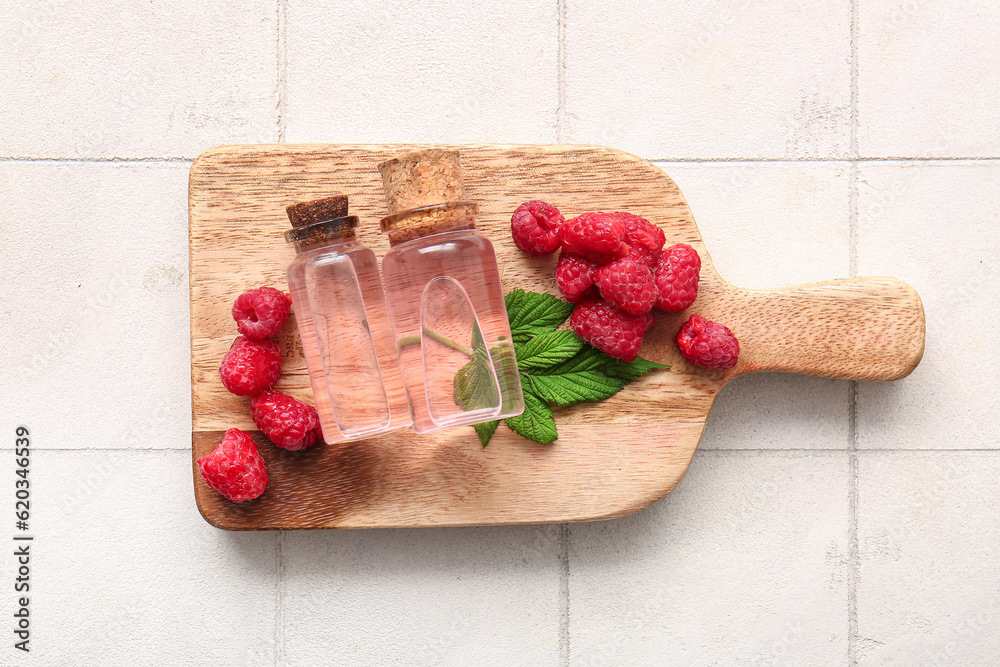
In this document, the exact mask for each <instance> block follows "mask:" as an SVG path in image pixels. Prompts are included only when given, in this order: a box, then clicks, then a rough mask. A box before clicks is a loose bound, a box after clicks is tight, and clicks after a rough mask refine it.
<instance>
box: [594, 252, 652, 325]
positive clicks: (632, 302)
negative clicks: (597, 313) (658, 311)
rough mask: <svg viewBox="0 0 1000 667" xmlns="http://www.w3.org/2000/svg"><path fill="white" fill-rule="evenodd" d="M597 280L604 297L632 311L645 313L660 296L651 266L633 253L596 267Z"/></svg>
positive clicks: (627, 311)
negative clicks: (633, 256) (639, 259)
mask: <svg viewBox="0 0 1000 667" xmlns="http://www.w3.org/2000/svg"><path fill="white" fill-rule="evenodd" d="M594 284H596V285H597V289H599V290H600V291H601V296H602V297H604V300H605V301H607V302H608V303H610V304H611V305H613V306H615V307H616V308H618V309H619V310H621V311H624V312H626V313H628V314H629V315H645V314H646V313H648V312H649V311H651V310H652V309H653V304H654V303H656V299H657V297H658V296H659V293H658V292H657V291H656V285H655V284H654V283H653V274H652V273H650V272H649V267H647V266H646V265H645V264H644V263H642V262H640V261H636V260H634V259H632V258H630V257H623V258H622V259H619V260H616V261H614V262H611V263H610V264H607V265H605V266H602V267H600V268H599V269H597V270H596V271H594Z"/></svg>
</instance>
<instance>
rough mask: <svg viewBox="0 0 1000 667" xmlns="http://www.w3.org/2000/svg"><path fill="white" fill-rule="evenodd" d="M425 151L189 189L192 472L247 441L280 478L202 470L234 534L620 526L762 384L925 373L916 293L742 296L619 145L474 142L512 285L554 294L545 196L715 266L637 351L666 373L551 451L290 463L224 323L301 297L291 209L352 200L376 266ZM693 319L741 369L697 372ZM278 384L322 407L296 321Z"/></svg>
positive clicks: (568, 423) (202, 505)
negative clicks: (519, 225) (228, 381)
mask: <svg viewBox="0 0 1000 667" xmlns="http://www.w3.org/2000/svg"><path fill="white" fill-rule="evenodd" d="M422 147H425V146H416V145H411V144H405V145H404V144H397V145H377V146H376V145H366V146H361V145H358V146H341V145H337V146H333V145H330V146H327V145H294V144H280V145H255V146H224V147H220V148H216V149H212V150H210V151H208V152H206V153H204V154H203V155H201V156H200V157H199V158H198V159H197V160H195V162H194V164H193V165H192V167H191V177H190V191H189V198H190V250H191V265H190V286H191V350H192V360H191V396H192V430H193V436H192V464H193V462H194V461H195V460H197V459H198V458H200V457H201V456H203V455H205V454H206V453H208V452H209V451H211V449H212V448H213V447H214V446H215V445H216V444H217V443H218V442H219V441H220V440H221V439H222V434H223V432H224V431H225V429H227V428H242V429H245V430H248V431H251V432H252V433H253V435H254V438H255V439H256V440H257V442H258V445H259V449H260V452H261V454H262V455H263V456H264V458H265V460H266V461H267V466H268V470H269V473H270V477H271V482H270V485H269V486H268V489H267V491H266V492H265V493H264V495H263V496H261V497H260V498H258V499H256V500H253V501H250V502H248V503H243V504H240V505H236V504H234V503H231V502H229V501H228V500H225V499H224V498H222V497H221V496H220V495H219V494H217V493H216V492H215V491H213V490H211V489H209V488H208V487H207V486H206V485H205V484H204V482H203V481H202V479H201V477H200V475H199V474H198V472H197V466H194V465H193V468H192V473H193V477H194V491H195V498H196V500H197V503H198V508H199V510H200V511H201V513H202V515H203V516H204V517H205V519H207V520H208V521H209V522H210V523H212V524H213V525H215V526H218V527H220V528H225V529H230V530H262V529H286V528H354V527H390V526H443V525H479V524H507V523H535V522H562V521H583V520H593V519H606V518H612V517H617V516H622V515H625V514H629V513H631V512H634V511H636V510H639V509H641V508H643V507H645V506H647V505H649V504H650V503H652V502H655V501H656V500H658V499H659V498H661V497H663V496H664V495H666V494H667V493H668V492H669V491H670V490H671V489H672V488H673V487H674V485H676V484H677V482H678V481H679V480H680V478H681V477H682V476H683V475H684V472H685V471H686V470H687V467H688V464H689V463H690V461H691V457H692V456H693V454H694V451H695V448H696V447H697V445H698V440H699V439H700V437H701V434H702V431H703V428H704V425H705V418H706V416H707V415H708V411H709V409H710V408H711V406H712V402H713V401H714V399H715V397H716V395H717V394H718V392H719V390H720V389H721V388H722V386H723V385H724V384H725V383H726V382H727V381H728V380H729V379H731V378H732V377H735V376H736V375H739V374H741V373H748V372H757V371H787V372H797V373H808V374H811V375H819V376H824V377H831V378H842V379H850V380H893V379H898V378H901V377H903V376H905V375H907V374H908V373H909V372H910V371H911V370H913V368H914V367H915V366H916V365H917V363H918V362H919V361H920V357H921V355H922V353H923V342H924V315H923V309H922V306H921V304H920V299H919V298H918V296H917V294H916V293H915V292H914V291H913V290H912V289H911V288H910V287H909V286H907V285H906V284H904V283H902V282H900V281H898V280H895V279H892V278H856V279H849V280H837V281H832V282H828V283H813V284H809V285H800V286H797V287H793V288H788V289H781V290H763V291H752V290H744V289H741V288H738V287H735V286H733V285H730V284H729V283H726V282H725V281H724V280H723V279H722V278H721V277H720V276H719V275H718V274H717V273H716V271H715V269H714V267H713V266H712V262H711V258H710V256H709V254H708V252H707V251H706V249H705V247H704V245H703V244H702V242H701V237H700V235H699V233H698V229H697V227H696V226H695V223H694V220H693V218H692V216H691V212H690V210H689V209H688V206H687V203H686V202H685V200H684V198H683V196H682V195H681V193H680V191H679V190H678V189H677V187H676V185H675V184H674V183H673V181H671V180H670V178H669V177H668V176H667V175H666V174H664V173H663V172H662V171H660V170H659V169H658V168H657V167H655V166H653V165H651V164H649V163H648V162H646V161H644V160H641V159H639V158H636V157H634V156H632V155H628V154H626V153H622V152H620V151H616V150H613V149H609V148H602V147H595V146H572V145H507V146H500V145H474V146H473V145H463V146H455V147H454V148H457V149H458V150H460V151H461V155H462V164H463V167H464V171H465V180H466V193H467V195H468V198H470V199H474V200H477V201H478V202H480V205H481V212H482V216H481V218H480V230H481V231H482V232H483V233H485V234H486V235H487V236H488V237H489V238H490V239H491V240H492V241H493V243H494V246H495V248H496V251H497V257H498V261H499V262H500V266H501V274H502V279H503V282H504V290H505V291H509V290H511V289H514V288H516V287H521V288H524V289H527V290H534V291H540V292H541V291H545V292H551V293H553V294H558V290H557V288H556V285H555V280H554V278H553V274H552V272H553V269H554V266H555V256H552V257H546V258H539V259H529V258H527V257H526V256H525V255H523V254H522V253H521V252H519V251H518V250H517V249H516V248H515V247H514V245H513V243H512V242H511V241H510V234H509V228H510V215H511V212H512V211H513V210H514V208H516V207H517V205H518V204H520V203H521V202H523V201H525V200H528V199H544V200H546V201H549V202H551V203H553V204H555V205H556V206H557V207H559V208H560V209H561V210H562V211H563V213H564V214H566V216H567V218H568V217H570V216H572V215H576V214H578V213H581V212H584V211H588V210H626V211H630V212H632V213H635V214H638V215H641V216H643V217H646V218H648V219H649V220H651V221H652V222H654V223H655V224H657V225H659V226H660V227H661V228H663V229H664V231H665V232H666V236H667V243H668V244H670V243H676V242H684V243H688V244H690V245H692V246H694V247H695V248H696V249H697V250H698V252H699V253H700V254H701V257H702V261H703V264H702V270H701V287H700V290H699V295H698V300H697V302H695V304H694V306H692V308H691V309H690V310H688V311H685V312H684V313H677V314H664V313H660V312H659V311H656V312H657V325H656V328H655V329H654V330H653V331H651V332H650V333H649V334H647V336H646V340H645V343H644V346H643V348H642V351H641V354H642V356H644V357H647V358H649V359H654V360H656V361H661V362H664V363H668V364H670V365H671V369H670V370H668V371H659V372H655V373H651V374H649V375H648V376H646V377H644V378H642V379H640V380H639V381H637V382H635V383H634V384H632V385H630V386H628V387H626V388H625V389H624V390H623V391H622V392H620V393H619V394H618V395H616V396H614V397H612V398H610V399H608V400H606V401H604V402H602V403H599V404H582V405H578V406H574V407H572V408H567V409H558V410H557V411H556V422H557V425H558V428H559V435H560V438H559V440H558V441H557V442H555V443H554V444H552V445H550V446H544V447H543V446H540V445H536V444H535V443H532V442H528V441H526V440H523V439H521V438H519V437H517V436H515V435H513V434H512V433H510V432H509V431H508V430H507V429H506V428H504V427H501V428H499V429H498V430H497V434H496V435H495V436H494V438H493V440H492V441H491V443H490V445H489V447H487V448H486V449H483V448H482V447H481V446H480V444H479V440H478V438H477V437H476V435H475V433H474V431H473V430H472V428H468V427H466V428H458V429H451V430H446V431H442V432H438V433H434V434H430V435H423V436H417V435H415V434H414V433H413V432H412V431H411V430H409V429H404V430H401V431H396V432H394V433H392V434H390V435H388V436H385V437H381V438H374V439H369V440H363V441H358V442H354V443H348V444H345V445H340V446H338V447H333V446H329V445H324V444H320V445H316V446H314V447H312V448H310V449H307V450H305V451H303V452H298V453H293V452H286V451H284V450H280V449H277V448H276V447H274V446H273V445H272V444H271V443H270V442H268V441H267V439H266V438H264V437H263V436H262V435H261V434H260V433H258V432H256V431H255V428H256V427H255V426H254V424H253V422H252V421H251V420H250V417H249V408H248V404H249V399H247V398H243V397H239V396H234V395H232V394H229V393H228V392H227V391H226V390H225V388H224V387H223V386H222V383H221V382H220V380H219V374H218V367H219V363H220V361H221V359H222V356H223V355H224V354H225V352H226V350H228V348H229V345H230V343H231V342H232V340H233V338H234V337H235V336H236V335H237V332H236V326H235V323H234V322H233V320H232V318H231V317H230V314H229V309H230V306H231V304H232V302H233V300H234V299H235V298H236V297H237V296H238V295H239V294H240V293H242V292H243V291H244V290H245V289H248V288H250V287H257V286H261V285H272V286H276V287H280V288H282V289H287V283H286V279H285V268H286V267H287V266H288V264H289V262H290V261H291V260H292V258H293V256H294V250H293V248H291V247H289V246H287V245H286V244H285V243H284V241H283V239H282V234H283V233H284V231H285V230H286V229H287V228H288V226H289V223H288V220H287V217H286V215H285V206H286V205H288V204H292V203H295V202H301V201H305V200H309V199H316V198H318V197H323V196H327V195H329V194H331V193H333V192H344V193H346V194H348V195H349V196H350V208H351V214H352V215H358V216H360V218H361V226H360V228H359V230H358V238H359V240H360V241H361V242H363V243H365V244H366V245H368V246H370V247H371V248H372V249H374V250H375V251H376V253H377V254H379V256H381V255H382V254H384V253H385V252H386V250H388V244H387V242H386V240H385V239H384V237H382V236H381V235H380V234H379V233H378V221H379V219H380V218H381V217H382V216H384V215H385V212H386V209H385V203H384V200H383V197H382V193H381V177H380V175H379V172H378V168H377V165H378V163H379V162H381V161H383V160H386V159H389V158H391V157H394V156H397V155H399V154H401V153H403V152H406V151H408V150H414V149H416V148H422ZM691 312H697V313H699V314H701V315H704V316H705V317H707V318H709V319H711V320H717V321H719V322H722V323H724V324H726V325H727V326H729V327H730V328H731V329H732V330H733V332H734V333H735V334H736V336H737V337H738V338H739V340H740V346H741V356H740V362H739V364H738V365H737V366H736V368H734V369H732V370H729V371H710V370H705V369H702V368H699V367H696V366H693V365H691V364H689V363H687V362H685V361H684V360H683V359H682V358H681V357H680V355H679V353H678V351H677V348H676V345H675V344H674V342H673V337H674V335H675V334H676V331H677V329H678V328H679V326H680V324H681V323H682V322H683V321H684V320H685V319H687V316H688V315H689V314H690V313H691ZM278 338H279V340H278V342H279V345H280V347H281V349H282V354H283V356H284V363H283V368H282V377H281V380H280V381H279V382H278V384H277V385H276V388H277V389H279V390H281V391H284V392H286V393H288V394H291V395H293V396H295V397H297V398H300V399H302V400H305V401H308V402H312V398H313V397H312V391H311V389H310V387H309V381H308V377H307V375H306V369H305V363H304V360H303V358H302V353H301V344H300V342H299V341H298V334H297V332H296V329H295V324H294V318H290V319H289V323H288V324H287V325H286V326H285V328H284V329H283V330H282V332H281V334H280V335H279V337H278Z"/></svg>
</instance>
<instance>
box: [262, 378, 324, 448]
mask: <svg viewBox="0 0 1000 667" xmlns="http://www.w3.org/2000/svg"><path fill="white" fill-rule="evenodd" d="M250 417H251V419H253V423H254V424H256V425H257V428H259V429H260V430H261V431H263V432H264V435H266V436H267V437H268V438H270V439H271V442H273V443H274V444H275V445H277V446H278V447H281V448H282V449H289V450H291V451H296V450H299V449H305V448H306V447H308V446H309V445H311V444H313V443H314V442H316V440H317V438H319V439H321V438H322V437H323V432H322V431H321V430H320V426H319V415H318V414H317V413H316V409H315V408H313V407H312V406H311V405H307V404H306V403H303V402H302V401H297V400H295V399H294V398H292V397H291V396H286V395H285V394H282V393H281V392H280V391H265V392H262V393H260V394H257V395H256V396H254V397H253V398H252V399H251V400H250Z"/></svg>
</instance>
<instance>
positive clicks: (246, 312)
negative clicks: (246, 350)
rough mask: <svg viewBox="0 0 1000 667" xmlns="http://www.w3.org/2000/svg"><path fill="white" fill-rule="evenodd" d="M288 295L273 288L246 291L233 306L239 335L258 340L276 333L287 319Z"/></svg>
mask: <svg viewBox="0 0 1000 667" xmlns="http://www.w3.org/2000/svg"><path fill="white" fill-rule="evenodd" d="M288 306H289V299H288V295H287V294H285V293H284V292H282V291H280V290H276V289H274V288H273V287H260V288H258V289H252V290H247V291H246V292H244V293H243V294H240V295H239V296H238V297H237V298H236V302H235V303H234V304H233V319H234V320H236V328H237V329H239V331H240V333H241V334H243V335H244V336H246V337H247V338H249V339H251V340H260V339H262V338H267V337H268V336H273V335H274V334H276V333H278V331H279V330H280V329H281V327H282V326H283V325H284V324H285V319H286V318H287V317H288Z"/></svg>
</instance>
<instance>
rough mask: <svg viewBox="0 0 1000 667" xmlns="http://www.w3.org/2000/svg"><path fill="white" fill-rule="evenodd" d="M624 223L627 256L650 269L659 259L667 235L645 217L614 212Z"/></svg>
mask: <svg viewBox="0 0 1000 667" xmlns="http://www.w3.org/2000/svg"><path fill="white" fill-rule="evenodd" d="M615 215H617V216H618V218H619V219H620V220H621V221H622V222H624V223H625V230H626V231H625V243H627V244H628V246H629V253H628V255H629V257H632V258H633V259H637V260H640V261H642V262H645V264H646V266H648V267H649V268H650V269H652V268H653V267H654V266H656V262H657V260H658V259H660V253H661V252H663V244H664V243H666V242H667V237H666V235H664V233H663V230H662V229H660V228H659V227H657V226H656V225H654V224H653V223H651V222H650V221H649V220H646V219H645V218H640V217H639V216H637V215H632V214H631V213H615Z"/></svg>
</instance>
